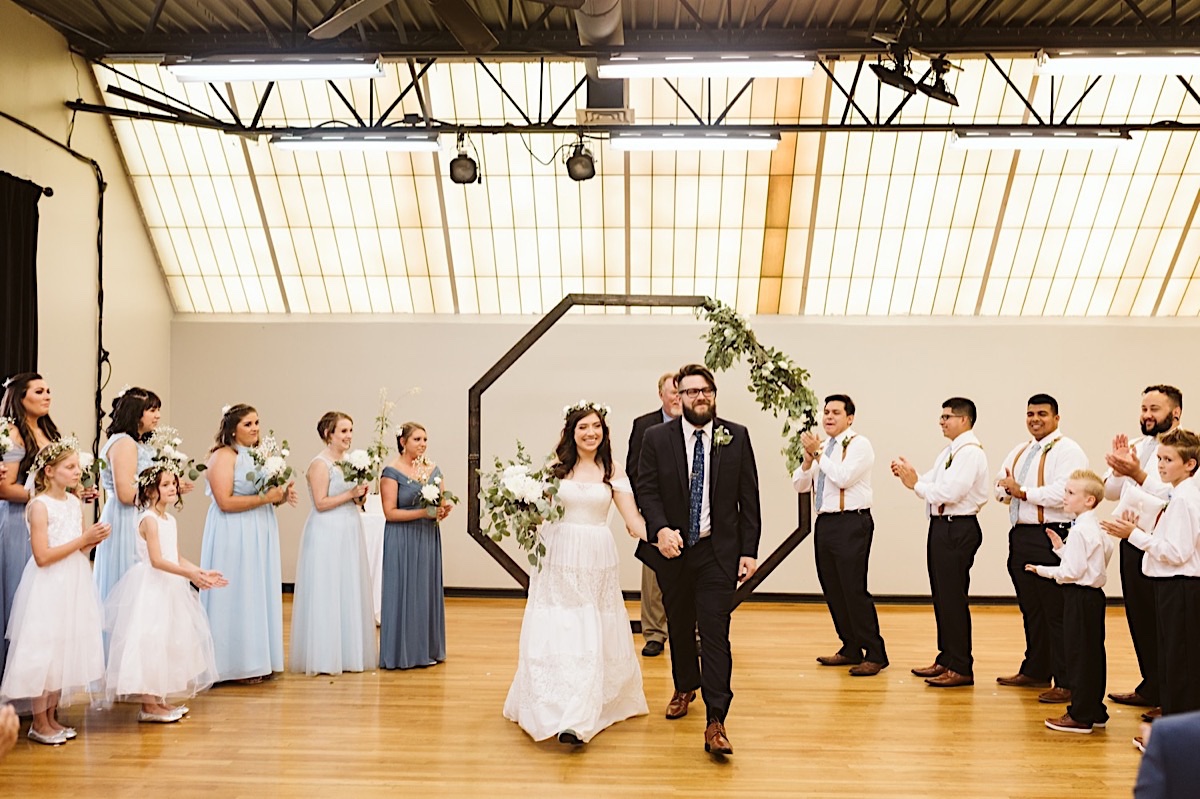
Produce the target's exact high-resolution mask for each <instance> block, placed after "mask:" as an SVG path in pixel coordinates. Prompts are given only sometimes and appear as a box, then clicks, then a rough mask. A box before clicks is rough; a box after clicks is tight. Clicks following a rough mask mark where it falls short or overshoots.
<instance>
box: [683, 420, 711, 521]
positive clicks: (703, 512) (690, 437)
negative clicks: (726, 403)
mask: <svg viewBox="0 0 1200 799" xmlns="http://www.w3.org/2000/svg"><path fill="white" fill-rule="evenodd" d="M697 430H700V431H702V433H701V436H702V437H703V439H704V491H703V493H702V496H703V497H704V499H703V501H702V504H701V505H700V537H701V538H708V537H709V536H710V535H712V509H711V508H710V507H709V504H708V486H709V481H710V480H711V479H712V430H713V423H712V420H711V419H710V420H709V422H708V424H706V425H704V427H696V426H695V425H694V424H692V423H691V422H689V421H688V420H687V419H684V420H683V453H684V455H686V456H687V467H688V485H689V486H690V485H691V484H692V457H693V455H692V453H693V451H694V450H695V447H696V436H695V433H696V431H697ZM680 532H683V533H685V534H686V533H687V530H682V531H680ZM685 537H686V535H685Z"/></svg>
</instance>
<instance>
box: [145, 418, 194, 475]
mask: <svg viewBox="0 0 1200 799" xmlns="http://www.w3.org/2000/svg"><path fill="white" fill-rule="evenodd" d="M181 444H183V439H182V438H180V437H179V431H178V430H176V429H175V428H174V427H166V426H159V427H156V428H154V432H153V433H151V434H150V438H149V439H147V441H146V446H147V447H149V448H150V450H151V451H152V452H153V453H154V454H153V455H152V456H151V458H152V459H153V460H154V462H155V463H157V464H158V465H160V466H164V467H166V468H167V469H169V470H170V471H172V472H174V473H175V475H176V476H177V477H183V476H184V475H187V478H188V479H189V480H195V479H196V478H198V477H199V476H200V472H203V471H205V470H206V469H208V466H207V465H206V464H203V463H196V461H195V460H193V459H192V458H189V457H188V456H187V454H186V453H184V452H183V451H182V450H180V449H179V447H180V445H181Z"/></svg>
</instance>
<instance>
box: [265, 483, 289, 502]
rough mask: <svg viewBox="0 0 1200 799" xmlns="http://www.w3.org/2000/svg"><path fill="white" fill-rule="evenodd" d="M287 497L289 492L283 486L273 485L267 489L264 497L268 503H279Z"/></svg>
mask: <svg viewBox="0 0 1200 799" xmlns="http://www.w3.org/2000/svg"><path fill="white" fill-rule="evenodd" d="M286 498H287V492H286V491H285V490H284V487H283V486H271V487H270V488H268V489H267V493H265V494H263V499H265V500H266V501H267V502H268V504H271V505H278V504H280V503H281V502H283V501H284V499H286Z"/></svg>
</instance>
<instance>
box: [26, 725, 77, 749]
mask: <svg viewBox="0 0 1200 799" xmlns="http://www.w3.org/2000/svg"><path fill="white" fill-rule="evenodd" d="M25 736H26V737H27V738H29V740H31V741H34V742H36V743H39V744H46V745H47V746H58V745H59V744H65V743H66V742H67V736H66V735H64V734H63V733H62V732H56V733H54V734H53V735H42V734H41V733H40V732H38V731H37V730H35V729H34V728H33V727H30V728H29V732H27V733H26V734H25Z"/></svg>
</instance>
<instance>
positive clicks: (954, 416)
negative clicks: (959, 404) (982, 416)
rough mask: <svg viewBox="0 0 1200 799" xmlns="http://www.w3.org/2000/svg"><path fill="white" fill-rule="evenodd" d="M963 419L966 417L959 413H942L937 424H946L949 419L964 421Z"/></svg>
mask: <svg viewBox="0 0 1200 799" xmlns="http://www.w3.org/2000/svg"><path fill="white" fill-rule="evenodd" d="M965 418H966V417H965V416H963V415H962V414H961V413H943V414H942V415H941V416H939V417H938V421H939V422H948V421H950V420H951V419H965Z"/></svg>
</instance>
